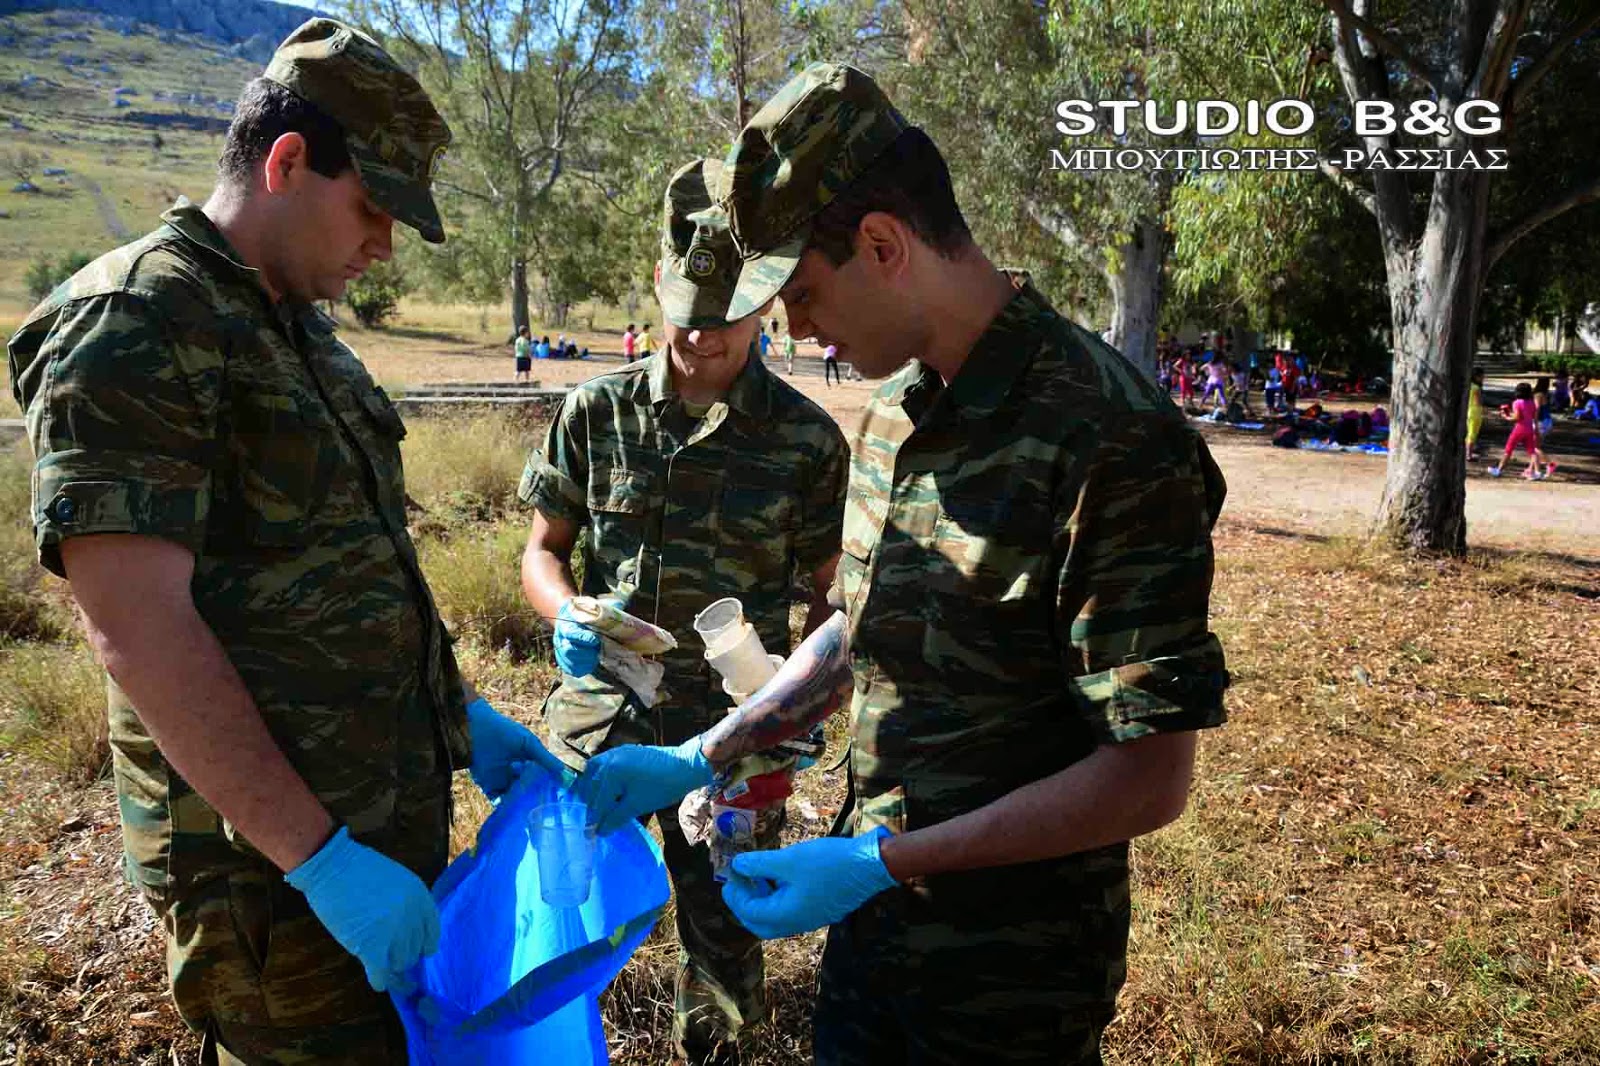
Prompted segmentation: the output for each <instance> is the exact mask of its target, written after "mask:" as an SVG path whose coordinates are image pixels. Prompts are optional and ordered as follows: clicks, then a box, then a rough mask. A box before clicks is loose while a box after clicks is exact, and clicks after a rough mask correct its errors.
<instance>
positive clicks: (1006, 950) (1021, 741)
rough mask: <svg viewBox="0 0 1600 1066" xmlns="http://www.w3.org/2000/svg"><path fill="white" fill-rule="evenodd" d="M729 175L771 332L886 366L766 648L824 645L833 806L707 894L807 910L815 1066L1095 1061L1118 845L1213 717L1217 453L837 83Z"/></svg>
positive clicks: (1115, 982) (621, 767)
mask: <svg viewBox="0 0 1600 1066" xmlns="http://www.w3.org/2000/svg"><path fill="white" fill-rule="evenodd" d="M727 167H728V180H727V187H726V188H727V199H726V201H725V203H726V206H727V209H728V211H729V214H730V223H731V226H732V228H733V231H734V234H735V237H736V239H737V240H738V242H739V247H740V250H741V252H742V254H743V255H744V257H745V262H746V264H747V265H746V269H752V268H753V267H754V266H755V265H756V264H765V265H767V266H768V267H769V268H770V269H771V270H772V271H773V272H774V273H781V274H783V275H784V277H785V283H784V286H783V288H782V290H781V296H782V298H783V300H784V304H785V307H786V309H787V310H788V313H789V322H790V328H791V329H792V330H793V331H794V332H795V333H796V334H797V335H801V336H804V335H807V334H810V335H812V336H814V337H815V338H816V339H817V340H818V342H819V343H823V344H828V343H832V344H837V345H838V346H839V348H840V357H841V358H844V359H848V360H850V361H851V362H853V363H855V364H856V365H857V366H859V367H860V368H861V369H862V371H863V372H864V373H866V374H867V375H868V376H871V377H884V376H886V375H890V376H889V377H888V380H887V381H886V382H885V384H884V385H883V386H882V387H881V388H880V389H879V390H878V392H877V393H876V395H875V396H874V398H873V400H872V402H871V404H870V406H869V407H868V410H867V412H866V415H865V417H864V420H863V422H862V425H861V428H860V431H859V433H858V434H857V437H856V439H855V441H854V443H853V447H852V460H851V471H850V491H849V494H848V503H847V506H846V511H845V521H844V539H843V553H842V555H841V556H840V561H839V566H838V574H837V579H836V583H835V586H834V589H833V594H832V595H833V600H834V602H835V604H836V606H838V607H839V608H840V612H841V613H840V615H837V616H835V618H834V619H831V620H830V621H829V622H828V623H826V624H824V625H823V626H822V627H820V628H819V630H818V632H817V633H816V635H815V636H814V637H813V638H812V639H811V640H808V641H807V642H806V644H805V645H803V646H802V647H801V648H799V649H797V650H796V652H795V654H794V660H797V661H805V662H810V663H815V664H817V665H816V667H815V669H816V672H817V673H828V672H829V666H830V664H833V663H839V662H843V663H846V664H848V665H846V666H842V667H839V668H836V669H834V670H833V671H832V672H833V673H836V674H837V675H839V676H849V677H851V678H853V692H852V697H851V751H850V757H849V769H850V801H849V802H848V804H847V805H846V808H845V810H844V812H843V814H842V816H841V818H840V821H839V823H838V824H837V825H836V827H835V833H836V834H838V835H836V836H833V837H829V838H826V839H823V840H816V841H807V842H804V843H801V844H797V845H794V846H792V847H789V848H786V849H783V850H781V851H777V852H763V853H753V854H749V855H741V856H738V857H737V858H736V859H735V860H734V872H735V876H734V877H733V878H732V879H731V880H730V881H729V883H728V885H727V887H726V889H725V893H724V894H725V897H726V899H727V901H728V903H729V905H730V906H731V908H732V909H733V911H734V913H735V914H736V915H738V916H739V918H740V920H741V921H742V922H744V923H745V924H746V925H748V926H749V927H750V928H751V929H752V930H753V931H755V932H757V933H758V934H760V935H761V936H763V937H774V936H787V935H791V934H794V933H798V932H803V931H805V930H808V929H814V928H817V927H820V926H823V925H828V926H830V929H829V934H828V943H827V948H826V950H825V952H824V955H823V961H822V968H821V974H820V979H819V990H818V999H817V1006H816V1014H815V1035H814V1047H815V1053H816V1060H817V1062H819V1063H825V1064H829V1066H835V1064H860V1066H876V1064H880V1063H887V1062H918V1063H950V1064H958V1063H959V1064H969V1063H977V1062H985V1063H987V1062H1030V1063H1052V1064H1057V1063H1096V1062H1099V1061H1100V1050H1099V1045H1100V1037H1101V1034H1102V1032H1103V1031H1104V1029H1105V1027H1106V1025H1107V1024H1108V1023H1109V1022H1110V1020H1111V1018H1112V1017H1113V1015H1114V1012H1115V1000H1116V995H1117V992H1118V989H1119V988H1120V986H1121V984H1122V981H1123V975H1124V965H1125V957H1126V942H1127V933H1128V918H1129V890H1128V841H1129V840H1130V839H1132V838H1133V837H1135V836H1138V835H1140V834H1143V833H1147V832H1150V831H1152V830H1154V829H1156V828H1158V827H1160V826H1161V825H1163V824H1165V823H1166V822H1168V821H1170V820H1171V819H1173V818H1175V817H1177V815H1178V814H1179V813H1181V811H1182V810H1183V807H1184V805H1185V802H1186V798H1187V792H1188V787H1189V780H1190V775H1191V772H1192V767H1193V759H1194V749H1195V731H1196V730H1199V729H1203V728H1207V727H1211V726H1216V725H1218V724H1220V723H1221V722H1222V721H1223V720H1224V712H1223V706H1222V698H1221V697H1222V693H1223V690H1224V689H1225V688H1226V685H1227V681H1228V676H1227V672H1226V670H1225V669H1224V663H1223V654H1222V649H1221V647H1220V645H1219V644H1218V642H1217V640H1216V638H1215V637H1214V636H1213V635H1212V634H1211V633H1210V631H1209V628H1208V624H1207V614H1208V605H1209V596H1210V587H1211V577H1212V564H1213V557H1212V547H1211V528H1212V525H1213V523H1214V522H1215V520H1216V517H1217V513H1218V511H1219V509H1220V508H1221V506H1222V501H1223V497H1224V493H1225V488H1224V485H1223V481H1222V477H1221V474H1220V472H1219V471H1218V469H1217V467H1216V465H1215V463H1214V462H1213V461H1212V460H1211V457H1210V455H1209V453H1208V451H1207V449H1206V447H1205V444H1204V443H1203V441H1202V440H1201V439H1200V437H1199V436H1198V434H1196V433H1194V432H1193V431H1192V430H1191V429H1190V428H1189V426H1188V425H1187V423H1186V421H1185V420H1184V418H1183V417H1182V415H1181V414H1180V413H1179V412H1178V411H1177V409H1176V408H1174V407H1173V405H1172V404H1171V402H1170V401H1169V400H1168V399H1167V398H1166V397H1165V396H1164V395H1163V394H1162V393H1161V392H1160V391H1159V390H1157V389H1156V388H1155V387H1154V386H1153V385H1152V384H1151V383H1150V382H1148V381H1146V380H1144V378H1143V377H1141V376H1140V375H1139V374H1138V372H1137V371H1135V370H1134V369H1133V367H1132V366H1130V365H1129V364H1128V363H1127V362H1126V361H1125V360H1124V359H1123V358H1122V356H1121V355H1119V354H1118V353H1117V352H1115V351H1114V350H1112V349H1111V348H1109V347H1108V346H1106V345H1105V344H1104V343H1102V342H1101V341H1100V340H1099V339H1098V338H1096V337H1094V336H1092V335H1091V334H1089V333H1087V332H1085V331H1084V330H1083V329H1081V328H1079V327H1078V326H1077V325H1075V324H1073V323H1072V322H1070V321H1068V320H1067V319H1066V318H1064V317H1062V316H1061V315H1059V314H1058V313H1056V311H1054V310H1053V309H1052V308H1051V307H1050V305H1049V303H1048V302H1047V301H1046V300H1045V299H1044V298H1043V297H1042V296H1041V295H1040V294H1039V293H1038V292H1037V291H1035V290H1034V289H1033V288H1032V287H1031V286H1030V285H1029V284H1027V283H1026V281H1025V280H1023V279H1021V278H1015V277H1012V276H1009V275H1007V274H1006V273H1004V272H1002V271H1000V270H997V269H996V268H995V267H994V266H992V265H991V264H990V262H989V260H988V259H987V258H985V257H984V255H983V253H982V251H981V250H980V249H979V248H978V247H977V246H976V245H975V244H974V242H973V241H972V238H971V236H970V234H969V233H968V231H967V228H966V224H965V222H964V221H963V220H962V218H961V214H960V210H959V208H958V207H957V206H956V203H955V199H954V196H953V194H952V192H951V188H950V182H949V173H948V170H947V169H946V167H945V164H944V161H943V159H942V157H941V156H940V155H939V152H938V149H937V148H936V147H935V146H934V145H933V143H932V142H931V141H930V140H929V139H928V138H927V136H926V135H925V134H923V133H922V131H921V130H918V129H916V128H914V127H910V126H909V125H908V124H907V123H906V121H905V120H904V118H903V117H902V116H901V115H900V114H899V112H898V111H896V110H895V109H894V107H893V106H892V105H891V104H890V103H889V101H888V100H887V99H886V98H885V97H884V96H883V94H882V92H881V91H880V90H879V89H878V87H877V86H876V85H875V84H874V83H873V82H872V80H871V79H870V78H869V77H867V76H866V75H865V74H863V73H861V72H860V71H858V70H854V69H853V68H850V67H844V66H837V65H831V64H814V65H813V66H811V67H809V68H807V69H806V70H805V71H804V72H803V73H802V74H801V75H799V76H797V77H796V78H795V79H794V80H793V81H791V82H790V83H789V84H788V85H787V86H786V87H785V88H783V89H782V90H780V92H779V93H778V95H777V96H776V97H775V98H774V99H773V100H772V101H771V102H769V103H768V104H767V105H766V106H765V107H764V108H762V109H761V111H760V112H759V113H758V114H757V115H756V116H755V117H754V118H753V119H751V121H750V124H749V125H748V126H747V127H746V128H745V129H744V130H743V132H742V133H741V136H740V138H739V139H738V141H737V142H736V143H735V145H734V147H733V149H732V150H731V152H730V154H729V156H728V159H727ZM829 642H832V643H833V644H836V645H841V646H842V645H844V644H846V643H847V644H848V654H845V653H843V652H842V651H841V652H840V653H838V654H835V653H834V649H833V648H831V647H828V646H826V645H828V644H829ZM814 645H815V647H814ZM770 687H782V686H776V685H775V686H769V688H770ZM828 687H829V682H827V681H825V680H824V681H820V682H819V681H816V680H815V679H814V680H813V683H812V684H811V686H810V688H811V690H814V691H825V690H826V689H827V688H828ZM813 694H814V692H813V691H808V690H807V688H806V686H805V685H802V684H796V685H794V686H791V687H790V689H789V691H787V692H781V693H778V694H775V695H772V696H771V697H770V698H768V697H763V696H759V695H758V697H757V698H756V699H754V700H752V701H750V702H749V703H747V704H746V705H744V706H743V707H741V708H740V710H739V711H738V712H736V713H735V715H732V716H730V717H729V718H728V719H726V720H725V721H724V722H723V723H720V724H719V725H718V726H716V727H714V728H713V729H712V730H710V731H708V732H707V734H706V735H705V736H704V737H702V738H698V742H697V745H696V747H695V748H694V750H693V751H692V752H689V753H688V754H687V755H685V754H684V752H683V749H682V748H681V747H680V748H679V749H674V750H673V751H672V752H671V753H670V757H669V756H668V755H667V754H663V753H662V752H661V751H660V750H659V749H653V750H650V752H649V754H648V755H646V754H643V753H635V752H631V751H627V750H625V749H619V750H618V751H616V752H612V753H610V754H609V755H607V756H602V759H605V760H608V763H609V762H614V763H615V765H609V764H608V763H602V764H600V765H594V764H591V767H590V769H589V773H588V774H587V775H586V776H590V775H592V776H594V777H595V778H597V779H598V780H597V782H596V783H595V784H592V785H591V784H587V783H586V782H584V781H580V782H579V786H578V787H579V789H580V790H587V791H588V792H591V793H593V794H594V795H595V797H596V798H595V803H596V806H597V807H599V808H600V809H601V810H602V812H603V813H605V814H607V815H609V814H610V813H611V811H610V808H611V806H613V805H616V806H620V807H623V808H624V809H625V808H626V807H627V806H629V805H631V804H633V803H635V802H637V801H636V799H635V797H637V796H639V795H643V794H647V793H654V794H653V795H651V798H652V799H654V800H657V801H659V799H660V793H661V791H662V790H663V787H664V786H661V785H659V782H671V783H672V784H673V785H674V786H675V787H676V786H678V785H681V784H682V783H684V782H686V781H690V780H692V778H693V774H691V773H689V772H688V771H687V770H683V771H680V770H678V769H677V768H676V767H677V766H681V765H691V764H694V763H695V759H696V758H699V759H700V760H701V761H702V762H703V763H704V764H706V765H707V766H708V767H710V768H711V769H714V768H716V767H718V766H720V765H722V764H723V763H725V762H726V761H727V760H729V759H731V758H736V757H738V756H739V755H741V754H742V753H743V752H744V751H745V750H748V749H749V748H750V747H752V746H754V745H757V744H767V743H771V742H772V740H773V738H774V736H777V735H781V734H782V733H783V732H784V731H785V730H793V729H797V728H804V727H805V726H806V724H807V723H808V722H809V721H810V720H812V719H813V718H814V717H815V716H816V715H817V714H821V713H825V703H824V702H823V701H821V700H819V699H815V698H812V696H813ZM651 779H653V780H654V781H655V782H657V783H658V785H657V786H656V787H650V785H649V784H648V781H649V780H651ZM607 797H611V802H610V803H608V802H607Z"/></svg>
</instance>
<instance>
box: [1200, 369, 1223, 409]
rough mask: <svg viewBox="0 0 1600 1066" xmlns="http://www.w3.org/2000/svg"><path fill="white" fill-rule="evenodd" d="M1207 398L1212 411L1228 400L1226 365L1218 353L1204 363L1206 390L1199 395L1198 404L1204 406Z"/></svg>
mask: <svg viewBox="0 0 1600 1066" xmlns="http://www.w3.org/2000/svg"><path fill="white" fill-rule="evenodd" d="M1207 400H1211V409H1212V410H1213V411H1218V410H1221V409H1222V407H1223V405H1225V404H1226V403H1227V402H1228V366H1227V364H1226V363H1224V362H1223V361H1222V357H1221V356H1220V355H1217V356H1213V357H1212V360H1211V362H1209V363H1207V364H1206V391H1205V392H1203V393H1201V395H1200V406H1201V407H1204V406H1205V405H1206V401H1207Z"/></svg>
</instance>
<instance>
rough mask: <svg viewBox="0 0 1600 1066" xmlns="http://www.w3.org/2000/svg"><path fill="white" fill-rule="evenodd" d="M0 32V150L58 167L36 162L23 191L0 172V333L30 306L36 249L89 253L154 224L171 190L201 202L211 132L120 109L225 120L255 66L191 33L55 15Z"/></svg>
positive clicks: (210, 163) (215, 138)
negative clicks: (161, 33)
mask: <svg viewBox="0 0 1600 1066" xmlns="http://www.w3.org/2000/svg"><path fill="white" fill-rule="evenodd" d="M0 38H8V39H10V41H11V43H10V45H9V46H8V47H3V48H0V129H5V130H6V133H5V141H4V149H5V152H7V153H14V152H28V153H31V154H33V155H34V156H36V157H38V159H39V160H40V162H41V167H52V168H60V169H64V170H65V171H66V173H65V174H64V175H57V176H46V175H44V174H43V173H42V169H41V171H40V172H38V173H36V174H35V176H34V178H33V180H34V183H35V184H36V185H38V186H39V189H40V191H39V192H33V193H29V192H16V191H14V190H13V186H14V185H15V184H16V178H15V176H14V175H11V174H0V212H4V214H5V215H6V216H7V217H4V218H0V331H5V332H8V333H9V329H8V327H10V326H12V325H14V324H15V322H16V321H17V320H19V319H20V318H21V316H22V314H23V312H25V311H26V309H27V307H28V306H29V304H30V303H31V301H30V300H29V298H28V296H27V293H26V291H25V289H24V286H23V283H22V278H23V275H24V273H25V272H26V270H27V268H28V265H29V264H30V263H31V262H32V261H33V260H34V258H35V257H37V256H39V255H50V256H53V257H60V256H61V255H62V254H63V253H67V252H75V251H79V252H84V253H87V254H89V255H98V254H99V253H101V252H104V251H107V250H109V249H111V248H114V247H116V246H117V245H118V244H121V243H123V242H124V241H125V240H127V239H130V238H131V237H134V236H138V235H139V234H141V233H144V232H146V231H147V230H149V229H151V228H153V226H154V224H155V219H156V216H158V215H159V214H160V213H161V212H162V211H163V210H165V209H166V208H167V207H168V206H169V205H170V204H171V203H172V201H173V200H174V199H176V198H177V196H178V195H179V194H182V195H186V196H189V197H190V198H192V199H203V198H204V196H205V194H206V192H207V191H208V190H209V189H210V188H211V183H212V177H213V175H214V173H215V163H216V157H217V152H218V150H219V149H220V146H221V143H222V141H221V136H220V134H218V133H216V132H200V131H196V130H188V129H183V128H171V127H158V126H156V125H154V124H153V123H152V122H150V121H136V120H134V119H132V118H130V117H129V116H130V115H133V114H134V113H138V114H140V115H148V116H155V120H154V121H162V120H163V119H164V118H169V117H172V116H184V117H190V118H198V117H204V118H206V119H208V120H211V121H213V122H215V121H226V119H227V118H228V114H227V112H226V111H224V110H222V109H219V108H218V107H217V106H216V101H228V102H231V101H233V100H234V99H235V98H236V97H237V96H238V95H239V89H240V87H241V86H242V85H243V84H244V83H245V81H247V80H248V79H249V78H251V77H254V76H255V75H256V74H257V73H259V70H258V69H257V68H256V66H255V64H252V63H249V62H247V61H245V60H242V59H238V58H236V57H233V56H231V55H229V54H228V53H227V52H226V50H224V49H222V48H219V47H217V46H216V45H213V44H210V43H208V42H205V41H202V40H199V39H198V38H191V37H170V36H169V37H167V38H160V37H157V36H154V35H151V34H147V33H140V34H135V35H131V36H123V35H122V34H120V33H116V32H113V31H110V30H106V29H103V28H101V27H100V26H98V25H96V24H93V23H92V22H87V21H85V22H78V21H76V20H73V19H72V18H70V17H69V16H64V15H61V14H16V15H10V16H7V17H5V18H0ZM117 89H124V90H128V92H127V93H125V94H124V95H123V96H122V97H121V99H123V100H124V101H126V103H127V105H128V106H126V107H121V108H119V107H117V106H116V105H115V103H114V100H115V99H117V97H116V96H114V93H115V92H116V90H117ZM158 97H159V98H158ZM179 97H181V98H182V99H179ZM157 133H159V136H160V146H159V148H158V147H157V144H156V135H157Z"/></svg>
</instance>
